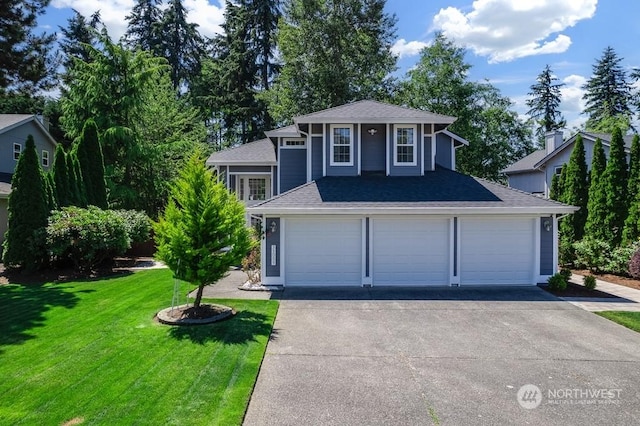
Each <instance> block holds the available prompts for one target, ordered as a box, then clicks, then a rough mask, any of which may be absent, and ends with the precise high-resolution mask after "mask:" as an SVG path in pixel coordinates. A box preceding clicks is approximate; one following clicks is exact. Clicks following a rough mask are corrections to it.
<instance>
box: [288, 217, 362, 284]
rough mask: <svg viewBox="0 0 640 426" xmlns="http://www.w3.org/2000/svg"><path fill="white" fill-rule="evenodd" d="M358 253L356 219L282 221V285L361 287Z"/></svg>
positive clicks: (359, 239)
mask: <svg viewBox="0 0 640 426" xmlns="http://www.w3.org/2000/svg"><path fill="white" fill-rule="evenodd" d="M361 252H362V222H361V220H360V219H353V218H347V219H333V218H332V219H319V218H291V219H286V222H285V254H284V255H285V266H284V267H285V285H286V286H320V285H327V286H338V285H349V286H353V285H361V284H362V273H361V270H362V256H361Z"/></svg>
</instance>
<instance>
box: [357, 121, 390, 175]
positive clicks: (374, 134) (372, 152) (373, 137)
mask: <svg viewBox="0 0 640 426" xmlns="http://www.w3.org/2000/svg"><path fill="white" fill-rule="evenodd" d="M360 128H361V132H362V133H361V135H360V137H361V138H362V144H361V149H362V152H361V153H360V158H361V159H362V171H363V172H385V171H386V170H387V157H386V143H385V140H386V131H387V126H386V125H384V124H363V125H362V126H361V127H360Z"/></svg>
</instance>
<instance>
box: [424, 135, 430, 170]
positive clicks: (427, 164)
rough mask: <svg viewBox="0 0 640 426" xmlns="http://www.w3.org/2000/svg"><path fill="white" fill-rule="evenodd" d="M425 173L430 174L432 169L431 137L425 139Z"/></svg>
mask: <svg viewBox="0 0 640 426" xmlns="http://www.w3.org/2000/svg"><path fill="white" fill-rule="evenodd" d="M422 161H424V171H425V172H429V171H432V169H431V136H425V137H424V159H423V160H422Z"/></svg>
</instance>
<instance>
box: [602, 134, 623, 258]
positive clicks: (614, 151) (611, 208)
mask: <svg viewBox="0 0 640 426" xmlns="http://www.w3.org/2000/svg"><path fill="white" fill-rule="evenodd" d="M627 176H628V170H627V157H626V154H625V152H624V140H623V138H622V132H621V131H620V129H619V128H617V129H615V130H614V131H613V134H612V135H611V147H610V148H609V161H608V162H607V167H606V168H605V170H604V175H603V178H602V180H603V183H604V190H605V193H606V209H607V215H606V217H605V230H606V236H607V238H606V240H607V241H608V242H609V243H610V244H611V246H612V247H616V246H618V245H619V244H620V242H621V241H622V230H623V229H624V221H625V219H626V218H627V213H628V210H627V209H628V206H627V184H628V182H627Z"/></svg>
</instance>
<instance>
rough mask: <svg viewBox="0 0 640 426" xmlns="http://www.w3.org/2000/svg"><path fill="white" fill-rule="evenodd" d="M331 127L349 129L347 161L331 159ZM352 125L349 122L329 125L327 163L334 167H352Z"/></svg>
mask: <svg viewBox="0 0 640 426" xmlns="http://www.w3.org/2000/svg"><path fill="white" fill-rule="evenodd" d="M333 129H349V135H350V137H349V162H345V163H336V162H334V161H333ZM353 137H354V135H353V126H352V125H351V124H332V125H330V126H329V165H330V166H336V167H342V166H344V167H353V157H354V155H353Z"/></svg>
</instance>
